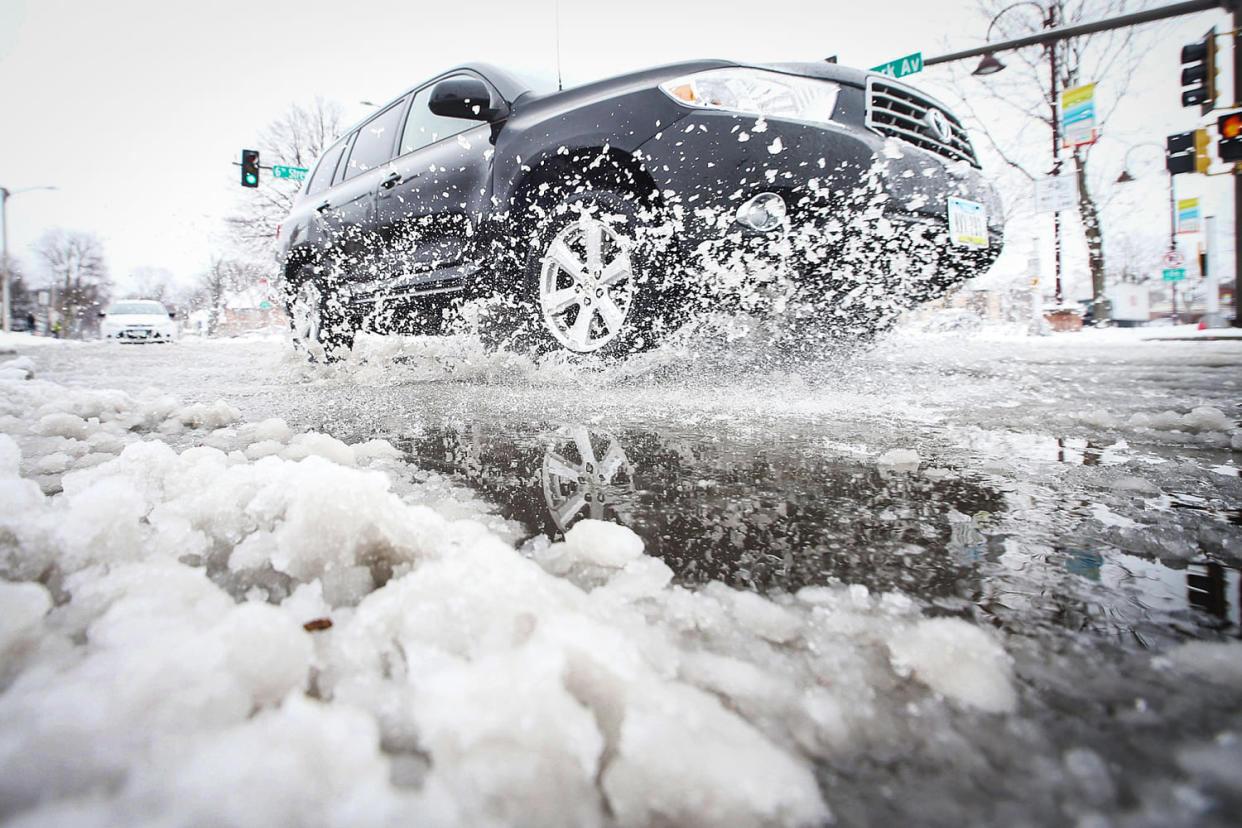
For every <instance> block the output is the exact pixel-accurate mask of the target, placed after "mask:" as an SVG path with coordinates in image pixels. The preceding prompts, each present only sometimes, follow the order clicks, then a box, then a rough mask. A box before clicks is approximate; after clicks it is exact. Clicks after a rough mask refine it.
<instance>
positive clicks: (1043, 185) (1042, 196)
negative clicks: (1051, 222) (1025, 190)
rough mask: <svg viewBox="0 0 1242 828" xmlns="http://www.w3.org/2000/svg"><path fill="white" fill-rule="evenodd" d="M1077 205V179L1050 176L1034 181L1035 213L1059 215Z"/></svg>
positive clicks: (1072, 176) (1075, 177)
mask: <svg viewBox="0 0 1242 828" xmlns="http://www.w3.org/2000/svg"><path fill="white" fill-rule="evenodd" d="M1077 204H1078V177H1077V176H1075V175H1050V176H1048V177H1046V178H1039V179H1036V180H1035V212H1037V213H1059V212H1060V211H1062V210H1073V209H1074V207H1075V206H1076V205H1077Z"/></svg>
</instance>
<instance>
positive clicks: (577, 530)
mask: <svg viewBox="0 0 1242 828" xmlns="http://www.w3.org/2000/svg"><path fill="white" fill-rule="evenodd" d="M565 552H567V553H568V555H569V556H570V558H571V559H572V560H574V561H578V562H582V563H591V564H596V565H598V566H606V567H614V568H620V567H623V566H625V565H626V564H627V563H629V562H630V561H632V560H635V559H636V558H638V557H639V556H640V555H642V554H643V539H642V538H640V537H639V536H638V535H637V534H636V533H635V532H634V530H633V529H630V528H629V527H627V526H622V525H620V524H618V523H609V522H608V521H604V520H591V519H587V520H581V521H579V522H578V523H576V524H574V525H573V526H572V527H571V528H570V529H569V531H568V532H566V533H565Z"/></svg>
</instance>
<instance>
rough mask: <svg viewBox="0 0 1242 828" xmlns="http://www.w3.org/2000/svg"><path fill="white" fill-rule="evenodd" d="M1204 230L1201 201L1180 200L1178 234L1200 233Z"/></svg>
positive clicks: (1178, 203) (1193, 199) (1178, 201)
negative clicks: (1200, 209)
mask: <svg viewBox="0 0 1242 828" xmlns="http://www.w3.org/2000/svg"><path fill="white" fill-rule="evenodd" d="M1200 229H1202V223H1201V221H1200V218H1199V199H1197V198H1179V199H1178V200H1177V232H1179V233H1198V232H1199V230H1200Z"/></svg>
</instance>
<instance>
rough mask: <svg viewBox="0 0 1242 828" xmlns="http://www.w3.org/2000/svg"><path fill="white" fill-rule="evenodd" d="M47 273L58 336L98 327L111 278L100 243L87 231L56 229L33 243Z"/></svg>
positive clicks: (71, 334)
mask: <svg viewBox="0 0 1242 828" xmlns="http://www.w3.org/2000/svg"><path fill="white" fill-rule="evenodd" d="M35 252H36V253H37V254H38V255H39V257H40V258H42V259H43V261H44V263H45V264H46V265H47V267H48V270H49V271H50V272H51V277H52V283H51V305H50V310H51V312H52V316H53V317H54V318H53V319H51V320H50V324H51V325H53V327H54V328H55V326H56V325H59V330H60V335H61V336H67V337H74V338H80V337H82V336H84V335H86V334H88V333H90V332H93V331H95V330H97V329H98V327H99V319H98V311H100V310H102V309H103V306H104V305H106V304H107V303H108V300H109V297H110V296H111V292H112V278H111V276H109V274H108V266H107V264H106V263H105V262H104V255H103V244H102V243H101V242H100V241H99V238H98V237H96V236H95V235H93V234H91V233H83V232H81V231H77V230H63V229H60V228H56V229H54V230H49V231H48V232H47V233H45V234H44V235H43V237H42V238H41V239H40V240H39V242H38V243H37V244H36V245H35Z"/></svg>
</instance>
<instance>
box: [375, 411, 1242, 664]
mask: <svg viewBox="0 0 1242 828" xmlns="http://www.w3.org/2000/svg"><path fill="white" fill-rule="evenodd" d="M394 442H395V443H396V444H398V445H399V446H400V447H401V448H402V449H403V450H404V451H406V452H407V453H408V454H409V455H410V460H411V461H412V462H413V463H414V464H415V465H417V466H418V467H420V468H423V469H428V470H433V471H436V472H439V473H442V474H445V475H447V476H449V477H450V478H452V479H454V480H455V481H457V482H460V483H462V484H464V485H467V486H469V487H471V488H472V489H474V490H475V491H476V492H478V493H479V494H480V496H482V497H483V498H485V499H486V500H488V501H489V502H491V503H493V504H495V505H496V507H497V511H498V513H499V514H500V515H502V516H503V517H504V518H506V519H508V520H511V521H514V522H517V523H519V524H521V525H522V526H523V527H524V530H525V538H524V540H530V539H531V538H537V537H540V536H543V537H546V538H548V539H551V540H556V539H559V538H560V537H562V536H563V534H564V532H565V531H566V530H568V529H569V528H570V527H572V526H573V524H574V523H576V522H577V521H579V520H582V519H584V518H593V519H596V520H606V521H612V522H615V523H619V524H622V525H624V526H627V527H629V528H630V529H633V530H634V531H635V532H636V533H637V534H638V535H639V536H641V537H642V538H643V541H644V543H645V544H646V551H647V553H648V554H650V555H653V556H656V557H659V558H661V559H662V560H663V561H664V562H665V563H666V564H668V565H669V566H670V567H671V568H672V569H673V571H674V573H675V578H676V579H677V581H678V582H679V583H681V584H683V585H685V586H695V585H699V584H703V583H706V582H708V581H713V580H719V581H722V582H724V583H727V584H730V585H732V586H735V587H742V588H748V589H753V590H756V591H759V592H768V591H772V590H780V591H796V590H798V589H800V588H802V587H804V586H812V585H823V584H829V583H837V582H841V583H849V584H861V585H864V586H866V587H867V588H868V589H870V590H871V591H873V592H877V593H883V592H887V591H892V590H900V591H901V592H904V593H906V594H907V595H911V596H914V597H916V598H919V599H921V600H923V601H925V602H927V603H928V604H930V605H932V606H935V607H938V608H939V609H940V610H941V611H943V612H948V613H956V614H962V615H979V616H982V617H985V618H989V619H990V620H991V622H992V623H998V624H1001V625H1003V626H1005V627H1007V628H1010V629H1013V630H1015V631H1018V632H1033V631H1035V630H1036V628H1047V627H1048V626H1049V625H1051V626H1054V627H1057V628H1059V629H1061V630H1069V631H1071V632H1086V633H1092V634H1098V635H1103V636H1106V637H1110V638H1121V639H1131V640H1132V641H1134V642H1137V643H1138V644H1139V645H1140V646H1146V645H1147V643H1148V641H1149V639H1150V638H1151V637H1152V636H1153V635H1161V634H1174V635H1186V634H1189V635H1193V636H1200V635H1214V634H1222V633H1223V634H1225V635H1229V636H1233V635H1239V629H1240V627H1239V618H1238V606H1239V604H1240V603H1242V594H1240V593H1239V589H1238V576H1239V573H1238V571H1237V570H1235V569H1231V568H1228V567H1223V566H1221V565H1219V564H1215V563H1195V564H1191V565H1189V566H1186V565H1182V566H1184V567H1185V568H1182V569H1178V568H1174V567H1172V566H1169V565H1166V564H1164V563H1160V562H1158V561H1155V560H1150V559H1147V558H1143V557H1138V556H1135V555H1132V554H1127V553H1125V552H1123V551H1122V550H1119V549H1116V548H1114V547H1111V546H1108V545H1107V544H1105V543H1101V542H1096V541H1085V540H1083V539H1080V538H1075V537H1051V538H1050V537H1048V535H1047V532H1046V527H1045V529H1044V530H1041V531H1038V532H1036V531H1033V530H1032V531H1030V532H1029V533H1026V532H1024V531H1023V529H1022V528H1021V521H1018V520H1014V519H1012V516H1011V515H1010V514H1009V513H1008V507H1007V505H1006V504H1007V500H1006V493H1005V492H1003V491H1000V490H998V489H996V488H993V487H992V486H990V485H988V484H987V483H985V482H983V481H982V480H978V479H973V478H972V477H971V476H969V475H965V474H962V473H959V472H957V471H954V470H952V469H945V468H924V469H923V470H922V471H908V472H903V471H894V470H891V469H885V468H883V467H879V466H877V465H875V464H874V463H872V462H871V461H869V460H867V459H864V458H861V457H859V458H857V459H855V458H850V457H847V458H844V459H843V458H842V457H841V455H840V453H831V452H829V451H826V450H825V448H824V446H825V442H824V440H823V436H822V434H820V435H818V436H816V437H815V438H814V439H809V438H808V439H802V438H800V437H798V436H796V435H786V434H779V433H771V434H767V435H763V436H762V437H759V438H756V437H755V436H753V435H747V436H737V435H724V434H718V435H713V436H704V435H702V434H701V433H688V432H687V433H680V432H677V431H675V430H665V431H661V432H655V431H650V430H644V429H639V428H620V429H605V428H601V427H597V426H592V425H584V424H571V425H546V426H544V425H530V426H522V427H517V428H514V427H510V426H506V427H499V426H485V425H480V424H471V425H465V426H438V427H431V428H428V429H426V430H425V431H423V432H421V433H420V434H419V436H417V437H412V438H406V439H404V440H402V439H397V440H395V441H394ZM1057 443H1058V445H1056V446H1055V449H1056V450H1057V451H1058V452H1064V455H1063V457H1064V459H1063V460H1062V462H1082V463H1086V464H1090V463H1092V462H1104V463H1107V462H1108V460H1107V459H1106V454H1101V453H1097V452H1096V451H1095V449H1094V447H1091V446H1090V445H1089V444H1086V443H1085V441H1083V445H1077V444H1076V443H1074V442H1073V441H1057ZM1058 459H1061V458H1058ZM1084 503H1085V502H1084ZM1176 505H1180V506H1185V507H1186V508H1190V509H1202V508H1204V507H1203V506H1201V505H1199V504H1193V503H1190V502H1189V501H1187V502H1183V503H1178V504H1176ZM1035 511H1036V512H1037V513H1040V512H1042V513H1043V514H1054V513H1061V512H1063V511H1064V503H1063V501H1062V502H1061V503H1059V504H1058V503H1048V504H1045V505H1043V506H1039V505H1037V506H1036V508H1035ZM1090 514H1091V513H1090V512H1089V511H1087V512H1083V516H1084V517H1087V516H1089V515H1090ZM1226 517H1229V519H1231V520H1232V519H1236V515H1233V516H1226ZM1015 526H1017V527H1018V528H1015ZM1064 531H1069V530H1064ZM1205 572H1209V573H1217V574H1215V575H1211V576H1210V577H1211V578H1215V580H1212V581H1211V584H1212V586H1211V588H1210V589H1209V588H1207V587H1205V586H1203V584H1204V583H1205V582H1204V581H1203V579H1204V578H1208V577H1209V575H1207V574H1204V573H1205ZM1205 596H1206V597H1205Z"/></svg>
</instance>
